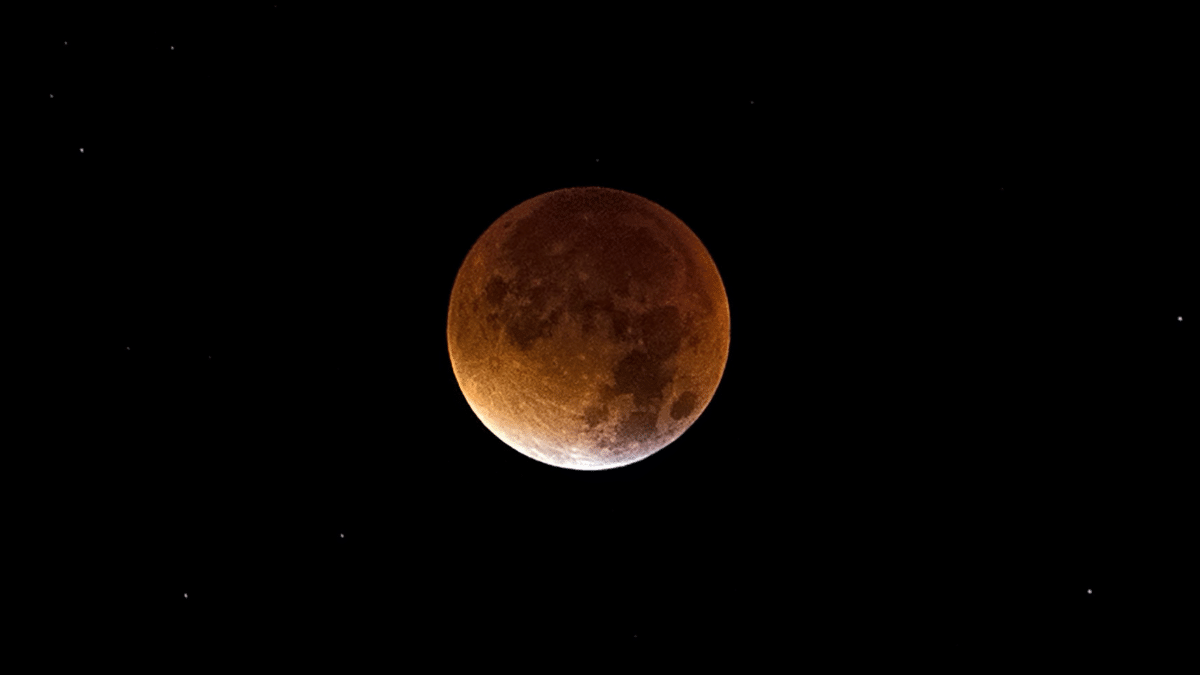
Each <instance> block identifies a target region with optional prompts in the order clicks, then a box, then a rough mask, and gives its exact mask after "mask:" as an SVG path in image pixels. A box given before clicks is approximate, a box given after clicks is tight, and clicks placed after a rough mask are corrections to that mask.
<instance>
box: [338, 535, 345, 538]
mask: <svg viewBox="0 0 1200 675" xmlns="http://www.w3.org/2000/svg"><path fill="white" fill-rule="evenodd" d="M338 536H339V537H341V538H342V539H345V538H346V535H344V534H339V535H338Z"/></svg>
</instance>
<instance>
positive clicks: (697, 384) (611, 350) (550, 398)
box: [446, 187, 729, 470]
mask: <svg viewBox="0 0 1200 675" xmlns="http://www.w3.org/2000/svg"><path fill="white" fill-rule="evenodd" d="M446 336H447V342H448V343H449V350H450V362H451V365H452V367H453V369H454V376H455V378H457V380H458V384H459V387H460V388H461V389H462V392H463V395H464V396H465V397H466V399H467V403H468V404H469V405H470V406H471V409H472V410H473V411H474V412H475V414H476V415H477V416H478V417H479V419H480V420H481V421H482V422H483V424H484V425H485V426H486V427H487V428H488V429H489V430H491V432H492V433H494V434H495V435H496V436H497V437H499V438H500V439H501V440H502V441H504V442H505V443H506V444H508V445H509V446H511V447H512V448H514V449H515V450H517V451H519V452H521V453H523V454H524V455H526V456H528V457H531V458H533V459H535V460H538V461H540V462H544V463H546V464H550V465H552V466H557V467H562V468H568V469H580V470H597V469H611V468H615V467H620V466H625V465H628V464H632V463H633V462H637V461H639V460H641V459H644V458H646V457H648V456H650V455H652V454H654V453H655V452H657V451H659V450H660V449H662V448H663V447H665V446H666V445H668V444H669V443H671V442H672V441H674V440H675V439H677V438H679V436H680V435H681V434H683V432H684V431H686V430H687V429H688V427H690V426H691V425H692V423H693V422H695V421H696V419H697V418H698V417H699V416H700V414H701V413H702V412H704V409H705V408H706V407H707V406H708V404H709V401H711V400H712V397H713V394H714V393H715V392H716V389H717V385H718V384H719V383H720V381H721V375H722V374H723V373H724V370H725V362H726V359H727V358H728V354H729V301H728V299H727V298H726V296H725V287H724V285H723V284H722V282H721V277H720V275H719V274H718V273H717V267H716V265H715V264H714V262H713V260H712V257H711V256H710V255H709V253H708V251H707V250H706V249H705V248H704V245H703V244H702V243H701V242H700V240H699V239H698V238H697V237H696V235H695V234H694V233H693V232H692V231H691V230H690V229H689V228H688V227H687V225H685V224H684V223H683V222H682V221H680V220H679V219H678V218H676V217H675V216H674V215H673V214H671V213H670V212H669V211H667V210H666V209H664V208H662V207H661V206H659V205H658V204H655V203H654V202H652V201H650V200H648V199H645V198H643V197H639V196H638V195H635V194H631V193H628V192H623V191H620V190H614V189H609V188H602V187H581V188H567V189H563V190H556V191H553V192H548V193H545V194H542V195H539V196H537V197H534V198H532V199H529V200H527V201H525V202H523V203H521V204H519V205H517V206H515V207H513V208H512V209H510V210H509V211H508V212H506V213H505V214H504V215H502V216H500V218H498V219H497V220H496V222H494V223H492V225H491V227H489V228H488V229H487V231H485V232H484V233H483V235H482V236H481V237H480V238H479V240H478V241H477V242H476V243H475V245H474V246H473V247H472V248H471V251H470V252H469V253H468V254H467V257H466V260H464V261H463V264H462V267H461V268H460V269H459V271H458V276H457V277H456V279H455V281H454V289H453V291H452V292H451V295H450V311H449V319H448V322H447V329H446Z"/></svg>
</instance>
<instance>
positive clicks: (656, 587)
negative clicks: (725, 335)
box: [6, 2, 1200, 672]
mask: <svg viewBox="0 0 1200 675" xmlns="http://www.w3.org/2000/svg"><path fill="white" fill-rule="evenodd" d="M169 4H170V5H171V7H173V9H163V8H156V9H154V10H150V11H145V10H137V11H133V10H110V9H100V8H98V7H97V6H95V5H93V4H88V5H83V6H81V7H82V8H81V7H73V6H70V5H62V4H58V3H44V5H45V7H44V9H43V12H42V16H41V17H40V20H39V21H38V22H36V23H35V24H33V27H34V30H31V31H29V36H30V39H32V40H33V41H35V42H36V47H35V48H32V53H33V57H32V59H30V61H29V63H32V64H33V66H32V67H31V68H29V69H27V70H26V71H24V72H27V73H29V80H28V82H29V84H30V86H29V87H26V88H24V89H22V90H21V92H22V93H21V96H24V97H25V98H24V99H23V100H22V101H21V105H23V106H25V107H26V108H25V109H27V110H30V111H32V118H33V120H34V123H33V125H32V127H31V128H30V129H29V133H26V132H25V130H24V129H16V130H13V129H10V133H20V134H22V138H21V139H20V140H21V142H22V143H24V142H25V140H26V139H28V140H30V141H32V143H33V146H34V147H35V150H36V157H35V159H34V160H33V162H32V163H31V164H30V165H29V166H28V167H26V168H24V169H22V170H21V172H20V173H21V175H20V176H19V177H18V178H17V179H16V182H13V183H10V189H13V188H15V190H14V193H15V196H16V198H17V200H24V199H28V200H30V202H31V203H33V204H35V205H36V208H33V209H30V210H23V209H19V210H18V212H19V213H20V212H23V213H24V214H25V215H24V216H21V217H20V218H18V220H20V221H22V222H25V223H26V225H23V226H20V228H19V229H17V228H13V229H14V231H16V232H19V234H17V235H16V236H15V237H14V238H13V241H16V242H18V243H20V244H21V245H20V246H18V247H16V248H14V249H10V250H9V251H8V253H9V255H10V256H11V258H12V259H13V261H14V262H15V263H16V265H17V268H16V269H34V270H35V272H34V273H33V275H32V276H27V277H26V278H25V280H24V282H23V284H22V285H20V286H18V287H16V290H17V293H18V298H19V300H20V299H23V298H26V297H28V298H33V297H37V298H39V299H38V300H37V301H32V300H25V302H28V303H29V307H30V308H32V309H33V310H34V311H35V313H36V319H35V320H34V321H31V322H27V323H24V324H23V325H28V326H30V328H29V330H30V332H31V334H34V335H37V336H38V337H37V339H38V340H39V341H40V343H41V344H40V345H39V346H40V347H45V348H47V349H46V353H47V354H48V356H46V357H44V358H45V359H46V361H45V362H40V363H36V364H33V365H34V366H35V367H36V368H39V369H41V370H42V372H45V373H47V374H49V373H54V375H53V377H51V376H50V375H47V376H46V377H45V378H42V379H43V381H42V382H41V383H40V387H39V388H38V389H37V390H36V391H37V393H36V394H31V395H30V396H29V397H26V398H27V400H26V401H25V403H26V404H27V405H30V406H31V408H32V410H33V413H34V414H39V415H44V417H38V418H37V419H39V420H42V419H45V423H44V424H43V426H42V428H43V430H44V431H43V432H42V433H41V434H39V435H38V438H37V439H36V440H34V441H33V442H32V445H31V449H30V450H29V451H28V452H25V451H22V452H20V453H14V454H15V455H17V456H20V457H23V458H25V459H22V460H18V461H16V462H15V463H13V464H11V466H12V467H13V471H12V473H10V474H9V475H8V476H6V477H7V478H8V479H9V481H11V482H12V483H13V485H14V486H15V489H16V494H24V491H26V490H28V491H29V494H31V495H33V497H32V498H31V499H27V500H21V501H22V503H23V504H24V507H23V509H22V510H21V511H20V512H15V513H10V517H11V518H12V520H13V521H15V522H16V524H17V530H16V532H18V533H19V534H14V535H13V537H12V539H10V540H9V544H8V545H9V546H11V547H13V549H12V550H15V551H16V552H15V553H13V554H11V555H15V556H16V557H17V558H18V560H23V561H27V562H28V569H29V574H27V575H23V576H21V577H19V579H24V580H26V581H19V582H14V583H16V584H17V590H18V592H24V591H28V593H29V596H30V597H31V598H32V599H33V607H34V610H33V612H32V613H31V614H30V615H29V617H30V620H29V623H28V628H29V630H31V631H32V634H34V635H37V636H42V637H47V636H50V635H71V636H75V637H72V639H71V644H72V645H74V646H73V647H72V649H78V650H82V651H84V652H86V653H88V654H96V655H97V656H96V658H97V659H98V662H102V660H101V659H102V657H103V656H122V657H126V656H127V657H134V658H136V657H146V656H148V655H150V654H154V655H157V656H155V658H158V657H160V656H161V657H163V658H164V659H165V660H164V661H161V663H163V664H171V663H172V659H173V658H174V657H177V658H179V659H182V660H191V659H194V658H207V657H213V658H217V657H216V656H215V655H220V654H227V653H234V652H237V651H242V650H249V651H250V652H252V653H255V654H257V655H261V656H262V657H264V658H267V659H268V660H267V661H264V663H270V662H273V661H271V660H270V659H273V658H275V656H273V655H278V654H285V655H286V657H287V659H289V660H290V659H297V660H299V661H305V660H307V659H308V658H310V657H316V656H318V655H319V656H330V657H333V658H334V659H338V660H340V659H360V658H361V659H364V660H366V661H368V662H372V663H376V664H384V665H386V666H391V665H393V664H394V665H398V666H403V665H406V664H410V663H420V662H423V661H424V659H425V658H426V657H436V658H439V659H443V660H445V662H455V661H456V660H457V659H475V658H479V659H484V660H486V659H489V658H492V657H493V656H495V655H497V654H499V653H501V652H496V651H493V650H494V649H497V648H499V649H501V650H503V653H507V654H513V655H516V656H518V657H519V656H522V655H525V656H528V655H533V654H542V653H544V652H545V651H546V649H547V648H548V647H551V646H552V647H553V648H554V649H556V650H565V651H566V653H567V654H568V656H569V655H572V654H574V655H575V656H576V657H577V658H578V662H579V663H587V662H589V661H590V660H591V659H592V658H594V657H600V656H602V655H615V656H617V657H618V658H625V657H629V658H631V659H633V658H641V657H646V658H651V657H653V658H662V659H666V661H664V662H665V663H671V662H673V659H674V658H676V657H677V656H679V655H681V654H687V655H689V656H692V657H695V656H700V657H704V656H705V655H707V654H709V653H710V652H711V651H714V650H725V649H728V650H729V651H730V652H732V653H733V654H735V656H736V657H737V658H745V659H747V664H748V663H749V661H752V660H754V659H756V658H761V659H762V660H763V662H764V663H773V664H780V663H783V664H789V665H796V666H799V667H803V666H804V665H806V663H811V664H813V665H816V664H819V663H828V662H829V659H830V658H836V659H839V661H838V662H840V663H856V662H872V663H889V662H896V663H926V662H930V661H932V662H941V663H947V664H954V663H959V664H960V665H961V663H971V662H977V661H978V660H979V659H980V658H981V657H982V658H983V659H984V660H985V661H986V662H988V663H991V662H992V660H993V659H997V660H1005V661H1011V662H1012V663H1014V664H1015V663H1027V660H1026V659H1027V657H1030V656H1031V655H1034V654H1039V653H1043V652H1045V651H1046V650H1052V651H1053V652H1054V653H1056V654H1059V655H1061V656H1063V657H1065V658H1067V659H1071V658H1085V656H1086V658H1091V659H1096V658H1099V659H1108V658H1110V657H1111V656H1114V655H1118V654H1119V655H1134V657H1135V658H1138V656H1137V655H1145V654H1159V655H1161V654H1165V653H1169V652H1170V651H1171V650H1172V649H1173V648H1175V647H1176V646H1178V645H1181V644H1183V643H1184V641H1185V636H1186V635H1187V633H1188V631H1186V630H1185V629H1186V628H1187V625H1186V623H1185V619H1184V618H1185V617H1187V616H1190V613H1191V611H1190V610H1187V611H1184V610H1185V608H1186V607H1188V606H1190V605H1191V604H1193V602H1194V599H1193V595H1194V593H1193V590H1192V583H1193V582H1194V580H1195V570H1196V564H1197V561H1196V558H1195V554H1194V552H1193V551H1192V549H1194V546H1193V545H1192V544H1193V543H1194V542H1193V541H1192V540H1193V539H1194V535H1195V514H1196V513H1197V512H1198V511H1197V506H1198V505H1197V503H1196V491H1195V487H1194V485H1195V473H1194V465H1195V461H1194V458H1193V455H1194V454H1195V449H1196V447H1197V446H1196V442H1195V439H1194V428H1195V426H1194V422H1195V410H1196V407H1195V404H1196V400H1197V398H1196V393H1195V387H1194V382H1195V355H1194V344H1195V340H1194V339H1193V340H1188V339H1187V338H1186V337H1185V336H1187V335H1190V334H1191V333H1192V332H1193V331H1192V324H1194V323H1195V322H1196V321H1195V320H1193V316H1194V315H1195V314H1196V313H1195V300H1194V298H1195V295H1194V291H1192V290H1191V289H1194V288H1195V287H1196V284H1195V279H1194V275H1189V274H1186V273H1185V271H1190V270H1191V269H1194V265H1195V248H1194V244H1191V246H1192V247H1189V244H1188V243H1186V242H1191V241H1192V239H1191V238H1189V237H1188V236H1187V235H1188V234H1193V235H1194V233H1193V232H1192V231H1193V230H1194V229H1195V226H1196V216H1195V205H1194V194H1195V187H1194V176H1190V175H1189V176H1188V177H1189V178H1190V179H1191V180H1188V181H1187V182H1186V183H1185V179H1184V176H1185V169H1186V171H1192V170H1191V169H1187V167H1188V166H1191V164H1190V163H1191V162H1192V161H1193V159H1192V158H1194V156H1195V155H1194V151H1195V137H1194V130H1190V131H1188V132H1187V133H1188V134H1191V135H1190V136H1188V135H1186V134H1185V133H1184V131H1183V129H1184V128H1185V126H1184V122H1185V120H1188V121H1189V124H1191V125H1193V126H1194V119H1195V115H1194V113H1195V111H1194V110H1193V111H1188V110H1187V109H1186V108H1185V103H1184V101H1185V99H1188V98H1190V97H1187V96H1186V92H1185V91H1184V89H1186V88H1184V87H1181V86H1180V84H1181V81H1180V80H1178V79H1177V76H1176V75H1175V74H1172V73H1171V72H1170V68H1171V67H1172V66H1170V65H1169V64H1172V63H1178V62H1180V61H1182V60H1183V59H1182V56H1181V55H1179V54H1176V53H1175V51H1179V49H1180V48H1179V46H1178V44H1179V43H1176V42H1174V41H1173V40H1172V39H1171V38H1170V36H1166V35H1159V36H1157V37H1155V38H1153V39H1151V38H1150V37H1145V36H1144V34H1142V33H1138V35H1143V37H1142V38H1139V39H1141V40H1143V41H1144V42H1145V43H1146V44H1145V45H1143V46H1144V48H1139V49H1133V48H1131V47H1130V48H1124V47H1122V48H1120V49H1118V48H1117V47H1116V46H1114V44H1115V43H1114V42H1113V41H1111V40H1108V39H1107V38H1104V37H1103V35H1109V34H1108V33H1103V32H1099V33H1094V34H1096V35H1100V36H1101V37H1098V38H1093V37H1088V35H1092V34H1093V33H1090V32H1089V31H1086V30H1078V31H1076V30H1068V27H1069V26H1071V25H1073V24H1071V22H1070V21H1067V20H1065V19H1064V20H1062V21H1058V20H1056V19H1052V18H1049V17H1041V18H1039V19H1038V20H1037V21H1033V20H1028V21H1026V20H1025V19H1021V18H1014V17H1011V16H1010V17H1007V18H1006V19H1005V23H1003V24H1002V25H1001V24H1000V23H992V22H990V21H983V20H979V17H975V18H972V19H970V20H968V19H967V18H966V17H963V18H962V21H963V26H964V28H963V29H962V30H960V31H946V32H944V33H937V34H936V35H929V36H918V34H917V33H914V32H913V31H912V30H906V29H901V27H900V26H901V25H902V24H903V25H909V23H911V24H912V26H923V25H928V24H927V23H926V22H925V21H924V20H923V19H921V18H920V17H914V16H909V15H905V16H897V17H883V16H871V17H865V16H854V15H851V14H850V13H848V14H847V16H833V15H832V14H829V15H820V16H818V15H815V14H808V15H805V16H803V17H800V18H797V17H790V14H788V15H787V16H789V17H790V18H788V19H784V15H780V16H773V15H770V14H766V13H755V12H752V11H750V10H749V9H731V10H730V11H729V12H728V13H726V12H724V11H722V12H718V13H715V14H713V15H711V16H699V15H698V16H694V17H692V16H674V17H670V16H663V17H653V16H649V15H643V14H637V13H629V14H622V13H619V12H616V11H615V10H608V9H606V10H604V11H601V10H599V9H597V10H596V11H595V12H590V11H589V12H583V11H578V12H576V13H575V14H571V13H564V14H562V15H561V16H559V15H553V14H552V15H540V14H539V13H537V12H532V11H528V12H516V13H514V12H513V11H512V10H510V9H507V8H505V9H493V10H489V12H490V13H479V12H478V11H477V10H474V9H468V8H467V7H466V6H456V7H454V8H450V9H445V10H413V11H410V10H407V9H405V10H401V9H398V8H393V9H387V10H380V9H378V8H371V9H343V8H342V7H341V6H340V5H329V6H328V7H326V8H324V9H322V8H319V7H318V6H316V5H315V4H314V5H305V4H296V3H279V4H273V3H250V2H247V3H239V4H238V9H237V10H230V9H223V8H221V9H218V8H213V7H211V6H210V5H208V4H206V3H169ZM397 7H398V6H397ZM904 22H909V23H904ZM1168 23H1170V22H1168ZM967 27H969V30H968V28H967ZM1026 29H1028V30H1026ZM1131 30H1132V29H1131ZM1080 35H1082V37H1076V36H1080ZM1064 36H1070V40H1069V41H1068V40H1066V39H1065V38H1064ZM1173 50H1174V51H1173ZM1134 52H1136V53H1137V55H1138V56H1137V57H1136V58H1135V57H1133V56H1130V54H1131V53H1134ZM1186 128H1188V129H1191V127H1190V126H1189V127H1186ZM588 185H597V186H605V187H611V188H616V189H620V190H625V191H627V192H632V193H635V194H638V195H641V196H643V197H646V198H648V199H650V200H652V201H654V202H656V203H658V204H659V205H661V206H663V207H664V208H666V209H667V210H669V211H671V212H672V213H674V214H675V215H676V216H678V217H679V218H680V219H681V220H683V221H684V222H685V223H686V224H687V225H688V226H689V227H691V228H692V230H693V231H694V232H695V233H696V234H697V236H699V238H700V239H701V241H703V242H704V244H705V245H706V247H707V248H708V250H709V252H710V253H711V255H712V257H713V259H714V260H715V262H716V264H717V267H718V270H719V271H720V273H721V275H722V279H723V281H724V283H725V287H726V291H727V294H728V297H729V304H730V314H731V323H732V331H731V344H730V353H729V360H728V363H727V366H726V370H725V374H724V378H723V380H722V383H721V385H720V388H719V389H718V390H717V393H716V396H715V397H714V399H713V401H712V403H711V404H710V405H709V407H708V409H707V410H706V411H705V413H704V414H703V415H702V416H701V417H700V418H699V420H698V421H697V422H696V423H695V424H694V425H693V426H692V428H691V429H689V430H688V431H687V432H686V433H685V434H684V435H683V436H682V437H681V438H680V439H678V440H677V441H676V442H675V443H673V444H671V445H670V446H668V447H666V448H665V449H663V450H662V451H660V452H658V453H657V454H655V455H653V456H651V457H650V458H648V459H645V460H643V461H641V462H639V463H636V464H633V465H630V466H628V467H624V468H620V469H615V470H610V471H599V472H575V471H568V470H563V469H557V468H553V467H550V466H546V465H542V464H539V463H537V462H535V461H533V460H531V459H528V458H526V457H525V456H523V455H521V454H519V453H517V452H516V451H514V450H512V449H510V448H509V447H508V446H506V445H504V444H503V443H502V442H501V441H500V440H499V439H497V438H496V437H495V436H493V435H492V434H491V433H490V432H489V431H488V430H487V429H486V428H485V427H484V426H483V425H482V423H481V422H480V421H479V420H478V419H477V418H476V417H475V416H474V414H473V413H472V411H471V409H470V408H469V407H468V405H467V403H466V400H465V399H464V398H463V396H462V394H461V393H460V391H459V389H458V385H457V382H456V381H455V378H454V374H453V371H452V369H451V366H450V360H449V356H448V353H447V346H446V334H445V331H446V312H447V308H448V302H449V296H450V290H451V287H452V285H453V282H454V278H455V274H456V273H457V271H458V266H459V265H460V264H461V262H462V261H463V259H464V258H465V256H466V254H467V252H468V251H469V250H470V247H471V245H472V244H473V243H474V241H475V240H476V238H477V237H478V236H479V235H480V234H482V233H483V231H484V230H485V229H486V228H487V227H488V226H489V225H490V224H491V223H492V222H493V221H494V220H495V219H496V218H497V217H499V216H500V215H501V214H503V213H504V212H505V211H507V210H508V209H510V208H512V207H513V206H516V205H517V204H519V203H521V202H523V201H525V200H527V199H529V198H531V197H534V196H537V195H539V194H542V193H544V192H548V191H551V190H556V189H560V188H565V187H573V186H588ZM9 225H10V228H11V227H13V225H15V222H9ZM27 265H29V266H32V267H28V268H27V267H25V266H27ZM18 277H20V275H18ZM47 298H50V299H51V300H49V301H48V300H47ZM1197 319H1200V317H1197ZM1185 341H1186V342H1187V343H1188V344H1192V345H1193V347H1192V348H1188V349H1185V347H1184V343H1185ZM30 353H31V354H32V353H33V352H30ZM38 353H39V354H41V353H42V352H41V351H40V350H39V351H38ZM38 358H43V357H41V356H39V357H38ZM31 391H32V390H31ZM8 449H9V450H10V452H11V451H13V450H15V448H13V447H11V446H9V448H8ZM55 639H56V638H50V640H51V642H54V641H55ZM64 639H65V638H64ZM280 658H283V657H280ZM781 659H782V660H781ZM960 659H962V661H961V662H960ZM748 667H749V666H748V665H746V664H744V665H743V668H748ZM740 672H757V668H751V669H750V670H741V671H740Z"/></svg>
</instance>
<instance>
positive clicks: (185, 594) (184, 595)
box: [183, 591, 1090, 598]
mask: <svg viewBox="0 0 1200 675" xmlns="http://www.w3.org/2000/svg"><path fill="white" fill-rule="evenodd" d="M1089 592H1090V591H1089ZM183 597H185V598H186V597H187V593H184V594H183Z"/></svg>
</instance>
